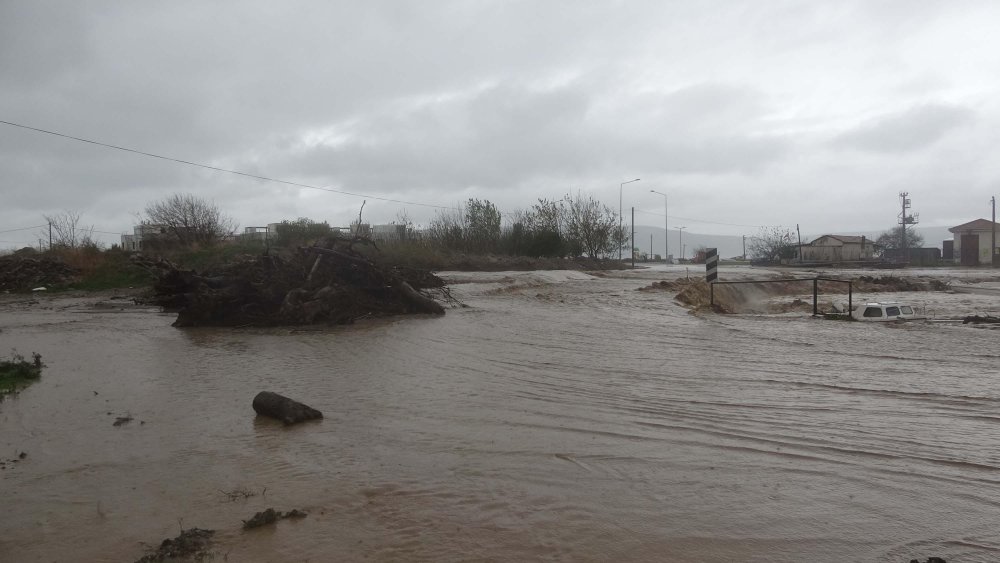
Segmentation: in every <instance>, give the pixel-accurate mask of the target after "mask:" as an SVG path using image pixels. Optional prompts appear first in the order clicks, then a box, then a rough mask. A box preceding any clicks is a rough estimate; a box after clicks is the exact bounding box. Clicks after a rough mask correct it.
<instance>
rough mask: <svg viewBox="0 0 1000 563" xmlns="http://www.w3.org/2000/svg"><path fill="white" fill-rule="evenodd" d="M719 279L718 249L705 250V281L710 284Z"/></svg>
mask: <svg viewBox="0 0 1000 563" xmlns="http://www.w3.org/2000/svg"><path fill="white" fill-rule="evenodd" d="M718 279H719V249H717V248H706V249H705V281H707V282H708V283H712V282H714V281H716V280H718Z"/></svg>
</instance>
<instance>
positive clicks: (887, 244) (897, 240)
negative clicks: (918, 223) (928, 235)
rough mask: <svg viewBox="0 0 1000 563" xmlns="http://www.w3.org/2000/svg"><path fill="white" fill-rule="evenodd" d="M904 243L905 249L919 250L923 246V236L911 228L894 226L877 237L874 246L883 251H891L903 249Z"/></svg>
mask: <svg viewBox="0 0 1000 563" xmlns="http://www.w3.org/2000/svg"><path fill="white" fill-rule="evenodd" d="M904 232H905V237H904ZM904 241H905V243H906V247H907V248H920V247H921V246H923V245H924V235H922V234H920V233H918V232H917V231H916V230H915V229H914V228H913V227H908V226H906V225H896V226H895V227H893V228H891V229H889V230H888V231H886V232H884V233H882V234H881V235H879V237H878V239H877V240H876V241H875V244H876V245H878V246H880V247H881V248H883V249H888V250H892V249H896V248H903V243H904Z"/></svg>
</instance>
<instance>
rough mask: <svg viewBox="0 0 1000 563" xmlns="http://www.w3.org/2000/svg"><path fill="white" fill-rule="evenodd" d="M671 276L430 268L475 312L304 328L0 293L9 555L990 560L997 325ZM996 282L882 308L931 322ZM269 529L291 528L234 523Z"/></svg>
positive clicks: (983, 303)
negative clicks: (28, 381)
mask: <svg viewBox="0 0 1000 563" xmlns="http://www.w3.org/2000/svg"><path fill="white" fill-rule="evenodd" d="M699 273H700V272H698V270H697V269H694V268H692V275H699ZM721 273H722V275H723V277H724V278H725V276H728V275H732V276H750V275H761V274H762V273H761V272H760V271H756V272H748V271H740V272H730V273H727V270H726V269H725V268H723V269H722V272H721ZM685 275H686V271H685V269H684V268H677V267H675V268H672V269H670V270H647V271H642V272H626V273H615V274H611V275H609V276H601V277H595V276H590V275H586V274H582V273H574V272H528V273H506V274H504V273H499V274H450V275H446V278H447V279H449V280H451V282H452V283H453V285H452V291H453V293H454V295H455V296H456V297H458V298H460V299H461V300H463V301H464V302H465V303H466V304H467V305H468V307H467V308H460V309H450V310H449V311H448V313H447V314H446V315H445V316H443V317H416V318H400V319H392V320H382V321H368V322H360V323H358V324H356V325H354V326H351V327H342V328H321V329H309V330H292V329H287V328H283V329H266V330H261V329H253V330H250V329H176V328H172V327H171V326H170V323H171V322H172V321H173V318H174V317H173V316H172V315H165V314H161V313H159V312H157V311H155V310H150V309H144V308H141V307H133V306H129V305H128V302H127V300H107V299H105V300H104V301H102V302H101V303H99V304H97V305H96V306H95V303H94V299H93V298H74V297H71V296H67V297H59V298H53V297H52V296H46V297H38V298H37V302H32V297H31V296H5V297H4V299H3V301H2V302H0V353H2V354H7V353H8V351H9V350H11V349H12V348H16V349H17V350H18V352H21V353H23V354H25V355H28V354H30V353H31V352H39V353H40V354H42V357H43V360H44V362H45V363H46V364H47V368H46V369H45V371H44V372H43V375H42V379H41V380H40V381H39V382H38V383H35V384H34V385H32V386H31V387H29V388H28V389H26V390H25V391H23V392H22V393H20V395H18V396H16V397H10V398H8V399H7V400H5V401H4V402H2V403H0V462H2V465H3V469H2V471H0V498H2V499H3V501H2V502H3V509H2V511H0V561H19V562H20V561H26V562H27V561H114V562H121V561H134V560H135V559H138V558H139V557H141V556H143V555H144V554H145V553H147V549H148V548H149V547H155V546H158V545H159V542H160V541H161V540H162V539H164V538H168V537H173V536H176V535H177V534H178V533H179V531H180V529H181V528H185V529H186V528H191V527H199V528H208V529H214V530H216V535H215V538H214V546H213V552H214V553H215V558H216V560H219V561H221V560H224V559H226V560H228V561H251V562H254V561H362V560H368V561H470V560H471V561H537V560H559V561H668V562H670V561H677V562H730V561H740V562H754V561H759V562H764V561H767V562H827V561H829V562H835V561H836V562H842V561H885V562H899V561H903V562H907V561H909V560H910V559H912V558H921V559H925V558H927V557H930V556H938V557H943V558H945V559H947V560H948V561H949V562H951V561H962V562H979V561H981V562H988V561H1000V370H998V365H1000V364H998V360H1000V346H998V342H1000V332H998V331H996V330H991V329H989V328H982V327H973V326H971V325H962V324H960V323H949V322H925V323H909V324H902V325H897V324H882V323H847V322H836V321H824V320H817V319H813V318H811V317H810V316H808V315H806V314H801V313H791V314H781V315H719V314H712V313H706V314H699V315H692V314H690V313H689V311H688V310H687V309H685V308H683V307H682V306H680V305H679V304H678V303H676V302H675V301H674V300H673V294H671V293H670V292H663V291H659V292H658V291H642V292H640V291H637V289H638V288H640V287H643V286H647V285H649V284H650V282H651V281H655V280H663V279H672V278H676V277H678V276H685ZM898 275H903V274H898ZM930 275H935V276H945V277H947V276H952V278H954V279H955V280H958V281H956V283H967V282H965V281H962V280H963V279H965V278H975V276H977V275H979V274H978V273H971V274H970V273H968V272H961V271H955V272H952V273H948V272H944V271H937V270H935V271H933V272H931V273H930ZM995 282H996V280H993V281H992V282H991V281H989V280H985V282H984V280H977V279H972V281H969V282H968V285H972V286H975V285H976V284H981V287H983V288H985V291H983V292H979V293H976V292H973V293H961V294H959V293H948V292H921V293H919V294H910V295H909V296H900V295H895V296H894V297H896V298H899V297H913V298H914V300H915V301H916V302H917V305H918V306H922V307H923V308H924V309H925V310H928V311H930V312H933V313H934V316H935V317H937V318H936V320H942V319H944V318H945V317H948V316H949V315H950V314H951V313H952V312H954V315H965V314H973V313H977V312H983V311H990V310H992V311H996V310H1000V301H998V300H1000V298H998V297H997V296H996V291H995V290H994V289H992V288H993V287H996V286H997V284H996V283H995ZM977 287H980V286H977ZM874 297H877V296H872V295H868V296H855V300H864V299H866V298H869V299H870V298H874ZM261 390H271V391H276V392H279V393H282V394H285V395H287V396H290V397H292V398H295V399H299V400H301V401H303V402H305V403H307V404H309V405H311V406H313V407H316V408H318V409H320V410H321V411H323V413H324V414H325V418H324V419H323V420H322V421H318V422H311V423H305V424H302V425H298V426H291V427H284V426H282V425H281V424H279V423H276V422H273V421H270V420H267V419H260V418H256V417H255V415H254V412H253V410H252V409H251V406H250V404H251V400H252V399H253V397H254V395H255V394H256V393H257V392H258V391H261ZM129 418H131V420H127V421H125V422H121V421H122V420H125V419H129ZM116 422H119V423H118V424H117V425H115V423H116ZM21 452H24V453H25V454H26V456H25V457H24V459H19V454H20V453H21ZM14 459H18V461H16V462H15V461H13V460H14ZM268 507H273V508H275V509H276V510H279V511H287V510H292V509H299V510H302V511H305V512H307V513H308V516H307V517H306V518H302V519H287V520H282V521H279V522H278V523H276V524H275V525H272V526H267V527H263V528H259V529H255V530H250V531H246V532H244V531H243V530H242V529H241V524H242V520H247V519H249V518H250V517H251V516H253V514H254V513H255V512H257V511H260V510H263V509H265V508H268Z"/></svg>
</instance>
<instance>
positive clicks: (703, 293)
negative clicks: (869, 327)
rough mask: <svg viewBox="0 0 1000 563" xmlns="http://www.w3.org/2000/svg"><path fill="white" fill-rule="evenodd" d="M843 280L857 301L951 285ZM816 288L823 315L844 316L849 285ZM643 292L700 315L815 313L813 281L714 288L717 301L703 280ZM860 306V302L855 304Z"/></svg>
mask: <svg viewBox="0 0 1000 563" xmlns="http://www.w3.org/2000/svg"><path fill="white" fill-rule="evenodd" d="M843 280H844V281H850V282H851V284H852V291H853V293H854V295H855V296H856V298H855V299H857V298H858V297H859V296H860V294H862V293H864V294H871V293H882V292H892V293H898V292H926V291H948V290H950V284H949V283H948V282H947V281H944V280H940V279H937V278H931V277H919V278H911V277H905V276H866V275H862V276H858V277H844V278H843ZM816 287H817V291H818V293H819V296H820V299H819V301H818V303H817V308H818V310H819V311H820V312H833V311H836V312H842V311H843V309H845V308H846V305H847V302H846V299H845V298H846V296H847V293H848V285H847V284H845V283H840V282H836V281H828V280H820V281H819V282H818V284H817V286H816ZM639 291H667V292H675V293H676V294H677V295H676V296H675V299H676V300H677V301H678V302H679V303H681V304H683V305H684V306H686V307H688V308H690V309H692V310H696V311H697V310H704V309H714V310H715V311H716V312H720V313H790V312H803V313H806V312H808V313H811V312H812V311H813V305H812V299H811V298H810V299H805V298H803V297H802V296H805V295H811V294H812V291H813V280H812V279H808V278H804V279H802V280H795V281H790V280H789V279H788V278H786V277H781V276H772V278H771V279H770V280H767V279H765V280H762V281H761V282H760V283H740V284H725V283H723V284H717V285H716V286H715V288H714V299H713V290H712V288H711V287H710V286H709V284H708V283H707V282H706V281H705V280H703V279H700V278H688V279H676V280H665V281H659V282H654V283H652V284H650V285H648V286H645V287H642V288H640V289H639ZM785 296H789V297H790V296H797V297H796V298H794V299H789V300H786V301H781V300H779V299H778V298H780V297H785ZM831 296H835V297H831ZM713 301H714V306H713V305H712V303H713ZM858 302H860V301H857V300H856V301H855V303H858Z"/></svg>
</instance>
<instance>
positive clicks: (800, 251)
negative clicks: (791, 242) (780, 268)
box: [795, 223, 802, 264]
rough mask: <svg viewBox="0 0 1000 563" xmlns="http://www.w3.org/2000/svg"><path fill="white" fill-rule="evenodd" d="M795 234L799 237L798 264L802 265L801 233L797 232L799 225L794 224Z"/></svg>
mask: <svg viewBox="0 0 1000 563" xmlns="http://www.w3.org/2000/svg"><path fill="white" fill-rule="evenodd" d="M795 232H796V234H798V235H799V263H800V264H801V263H802V231H800V230H799V224H798V223H795Z"/></svg>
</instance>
